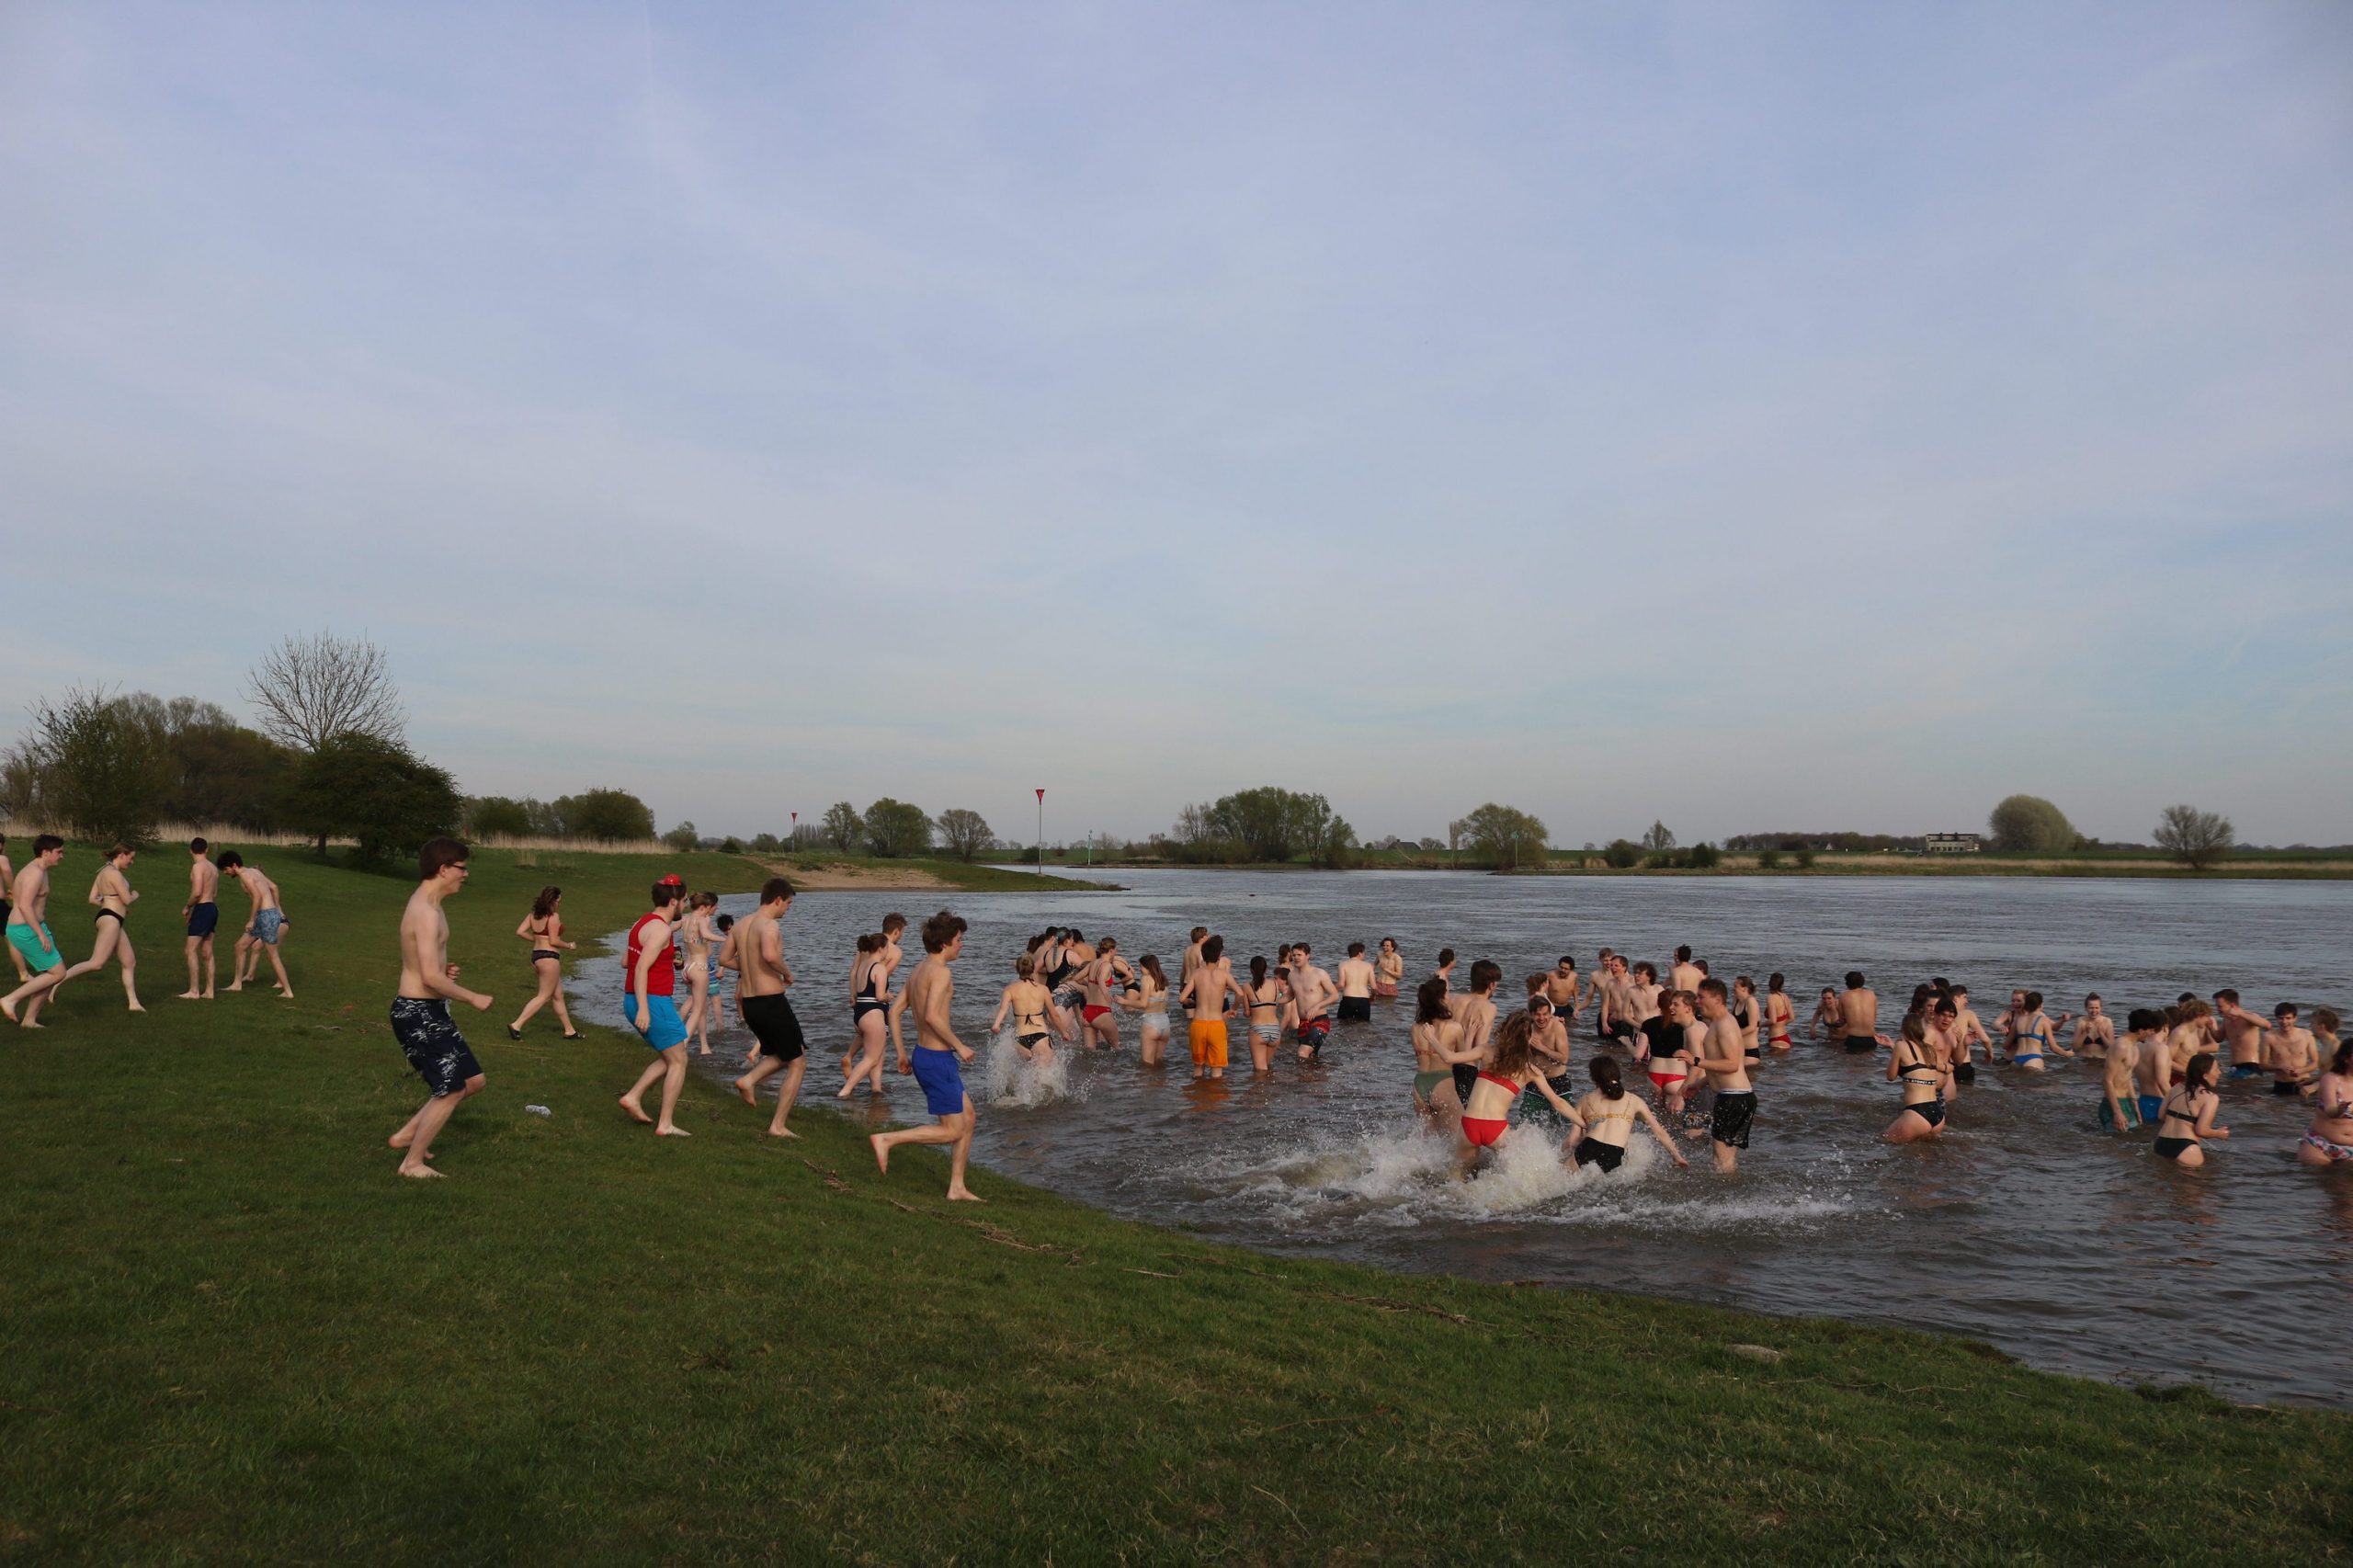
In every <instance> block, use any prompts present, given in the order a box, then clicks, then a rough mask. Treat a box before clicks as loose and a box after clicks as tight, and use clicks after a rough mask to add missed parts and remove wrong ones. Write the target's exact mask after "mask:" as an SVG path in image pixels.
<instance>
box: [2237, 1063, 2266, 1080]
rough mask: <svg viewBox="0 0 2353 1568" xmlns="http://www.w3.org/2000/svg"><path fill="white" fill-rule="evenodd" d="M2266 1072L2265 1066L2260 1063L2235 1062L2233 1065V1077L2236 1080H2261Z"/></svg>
mask: <svg viewBox="0 0 2353 1568" xmlns="http://www.w3.org/2000/svg"><path fill="white" fill-rule="evenodd" d="M2264 1072H2265V1068H2264V1065H2263V1063H2262V1062H2232V1063H2231V1076H2232V1077H2234V1078H2259V1077H2261V1076H2263V1074H2264Z"/></svg>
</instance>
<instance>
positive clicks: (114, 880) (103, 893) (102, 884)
mask: <svg viewBox="0 0 2353 1568" xmlns="http://www.w3.org/2000/svg"><path fill="white" fill-rule="evenodd" d="M136 858H138V852H137V851H136V850H134V849H132V848H131V846H129V845H127V844H118V845H116V846H114V847H113V848H111V849H109V850H108V851H107V858H106V864H104V865H102V866H100V867H99V868H98V875H97V880H96V881H93V882H91V884H90V902H91V903H95V904H97V906H98V912H97V914H96V915H92V916H91V917H90V918H91V920H92V922H93V923H94V924H95V925H96V926H97V942H96V943H95V944H94V945H93V946H92V947H91V949H90V956H89V957H88V958H86V959H84V960H82V961H81V962H80V963H77V964H75V965H74V967H73V968H72V969H69V970H67V971H65V973H66V975H67V977H68V978H69V979H70V978H71V977H73V976H74V975H77V974H88V973H89V972H91V971H93V970H98V969H103V968H105V967H106V961H107V960H108V959H110V958H111V959H117V960H120V961H121V964H122V994H124V995H125V996H127V997H129V998H130V999H131V1011H132V1012H134V1013H143V1012H145V1011H146V1010H147V1009H146V1008H144V1007H142V1006H140V1005H139V975H138V961H139V960H138V959H137V958H136V957H135V956H134V955H133V954H132V952H131V928H130V926H129V925H128V924H127V923H128V921H129V920H130V918H131V905H132V904H134V903H138V902H139V894H138V893H137V892H135V891H133V889H132V888H131V878H130V877H129V876H128V875H127V874H126V873H128V872H129V871H130V869H131V862H132V861H133V860H134V859H136ZM58 983H59V984H60V985H63V984H64V983H65V982H64V981H62V980H61V981H59V982H58Z"/></svg>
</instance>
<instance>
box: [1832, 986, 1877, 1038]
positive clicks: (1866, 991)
mask: <svg viewBox="0 0 2353 1568" xmlns="http://www.w3.org/2000/svg"><path fill="white" fill-rule="evenodd" d="M1838 1027H1839V1028H1841V1029H1843V1030H1845V1031H1846V1041H1847V1051H1848V1053H1849V1054H1852V1055H1858V1056H1859V1055H1860V1054H1862V1053H1863V1052H1864V1051H1877V1050H1878V1049H1879V1046H1880V1038H1879V993H1878V992H1876V991H1873V990H1872V989H1871V988H1870V986H1869V985H1866V984H1865V983H1863V971H1861V970H1859V969H1850V970H1848V971H1847V992H1846V994H1845V995H1843V996H1841V997H1839V998H1838Z"/></svg>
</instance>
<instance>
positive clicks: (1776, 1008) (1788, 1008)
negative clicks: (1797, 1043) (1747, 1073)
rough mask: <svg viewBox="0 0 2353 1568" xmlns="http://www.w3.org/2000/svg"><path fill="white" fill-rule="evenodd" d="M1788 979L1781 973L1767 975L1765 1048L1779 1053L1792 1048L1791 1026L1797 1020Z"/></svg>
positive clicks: (1796, 1010)
mask: <svg viewBox="0 0 2353 1568" xmlns="http://www.w3.org/2000/svg"><path fill="white" fill-rule="evenodd" d="M1787 984H1788V982H1787V980H1786V979H1785V978H1784V977H1783V976H1782V975H1781V974H1779V973H1778V972H1776V973H1773V974H1768V975H1767V976H1766V977H1765V1048H1766V1049H1767V1050H1768V1051H1772V1052H1774V1053H1775V1054H1776V1055H1779V1053H1780V1052H1782V1051H1787V1050H1789V1049H1790V1025H1791V1024H1793V1023H1795V1022H1797V1017H1798V1009H1797V1004H1796V1003H1794V1002H1792V1001H1790V994H1789V992H1788V991H1787V990H1786V989H1785V987H1786V986H1787Z"/></svg>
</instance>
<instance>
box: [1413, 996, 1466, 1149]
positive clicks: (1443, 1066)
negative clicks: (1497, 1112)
mask: <svg viewBox="0 0 2353 1568" xmlns="http://www.w3.org/2000/svg"><path fill="white" fill-rule="evenodd" d="M1461 1045H1462V1023H1461V1019H1459V1018H1457V1017H1455V1016H1454V1009H1453V1008H1451V1007H1449V1006H1447V1005H1446V981H1445V979H1444V978H1443V977H1442V976H1439V975H1435V974H1434V975H1432V976H1430V977H1429V978H1428V979H1427V980H1425V981H1423V982H1422V988H1421V990H1420V991H1418V992H1416V993H1415V997H1414V1108H1415V1110H1418V1111H1420V1112H1421V1113H1422V1114H1423V1115H1424V1116H1427V1117H1428V1118H1430V1119H1432V1120H1434V1121H1445V1122H1452V1121H1455V1120H1458V1119H1461V1115H1462V1099H1461V1096H1459V1095H1457V1094H1456V1093H1455V1092H1454V1064H1455V1062H1458V1061H1462V1060H1465V1057H1464V1055H1463V1053H1462V1051H1461ZM1476 1054H1477V1053H1476V1052H1472V1053H1471V1055H1472V1057H1475V1056H1476Z"/></svg>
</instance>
